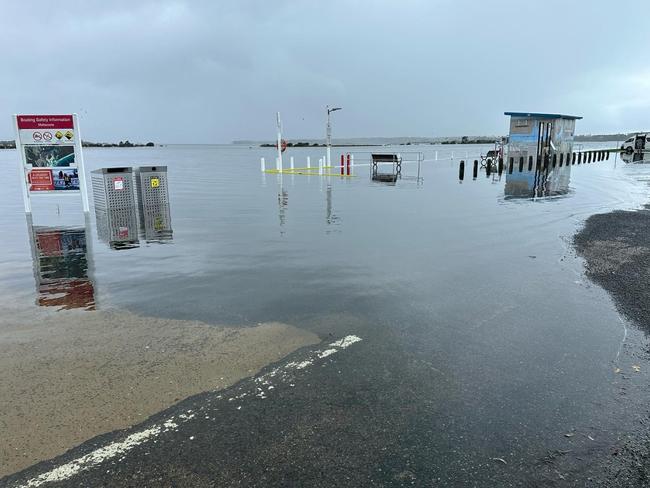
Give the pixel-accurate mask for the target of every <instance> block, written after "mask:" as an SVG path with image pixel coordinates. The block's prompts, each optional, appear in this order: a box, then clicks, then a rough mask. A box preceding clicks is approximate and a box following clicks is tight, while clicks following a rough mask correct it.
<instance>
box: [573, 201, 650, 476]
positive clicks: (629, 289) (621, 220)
mask: <svg viewBox="0 0 650 488" xmlns="http://www.w3.org/2000/svg"><path fill="white" fill-rule="evenodd" d="M574 245H575V248H576V250H577V252H578V254H579V255H580V256H582V257H583V258H584V259H585V266H586V275H587V277H588V278H589V279H590V280H591V281H593V282H595V283H597V284H598V285H600V286H601V287H602V288H604V289H605V290H606V291H607V292H608V293H609V294H610V295H611V296H612V298H613V300H614V302H615V304H616V306H617V308H618V310H619V311H620V313H621V314H622V315H623V316H625V317H626V318H627V319H628V320H630V321H631V322H632V323H634V324H635V325H636V326H637V327H639V328H640V329H641V330H642V331H643V332H644V333H645V334H646V335H647V334H648V333H650V206H646V207H645V208H643V209H640V210H637V211H614V212H610V213H606V214H599V215H593V216H591V217H590V218H589V219H587V221H586V223H585V226H584V228H583V229H582V230H581V231H580V232H578V233H577V234H576V235H575V237H574ZM644 354H646V355H647V351H645V352H644ZM641 388H642V389H643V390H644V391H645V392H646V393H647V385H645V386H641ZM644 396H645V395H644ZM637 415H638V416H639V424H638V428H637V429H636V430H635V431H634V432H630V433H628V435H626V436H625V437H624V438H622V439H621V441H620V443H619V445H618V446H616V447H614V448H613V449H612V450H611V455H610V456H609V458H608V459H607V460H605V461H604V463H603V464H602V465H601V467H600V471H601V472H602V473H603V480H602V481H599V484H598V486H621V487H623V486H625V487H647V486H649V485H650V429H648V425H650V415H648V412H647V408H645V407H643V406H642V407H641V410H640V411H639V412H638V413H637Z"/></svg>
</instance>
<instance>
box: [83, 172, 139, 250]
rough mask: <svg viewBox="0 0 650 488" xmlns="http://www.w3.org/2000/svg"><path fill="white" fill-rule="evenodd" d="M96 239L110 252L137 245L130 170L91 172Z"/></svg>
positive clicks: (134, 201) (134, 205)
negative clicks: (109, 249)
mask: <svg viewBox="0 0 650 488" xmlns="http://www.w3.org/2000/svg"><path fill="white" fill-rule="evenodd" d="M91 179H92V187H93V201H94V203H95V217H96V219H97V237H98V238H99V239H100V240H102V241H104V242H106V243H107V244H108V245H109V247H111V248H112V249H124V248H130V247H137V246H138V243H139V241H138V214H137V210H136V200H135V192H134V184H133V170H132V169H131V168H124V167H120V168H101V169H97V170H94V171H93V172H92V173H91Z"/></svg>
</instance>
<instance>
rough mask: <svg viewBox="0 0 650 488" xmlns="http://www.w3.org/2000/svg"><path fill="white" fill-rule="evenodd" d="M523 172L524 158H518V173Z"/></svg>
mask: <svg viewBox="0 0 650 488" xmlns="http://www.w3.org/2000/svg"><path fill="white" fill-rule="evenodd" d="M523 170H524V157H523V156H520V157H519V172H520V173H521V172H522V171H523Z"/></svg>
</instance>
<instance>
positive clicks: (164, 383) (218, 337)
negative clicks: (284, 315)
mask: <svg viewBox="0 0 650 488" xmlns="http://www.w3.org/2000/svg"><path fill="white" fill-rule="evenodd" d="M317 342H319V339H318V337H317V336H316V335H315V334H312V333H310V332H306V331H303V330H301V329H297V328H295V327H292V326H290V325H287V324H281V323H266V324H261V325H258V326H257V327H250V328H232V327H220V326H213V325H208V324H204V323H201V322H192V321H183V320H167V319H160V318H148V317H141V316H137V315H134V314H130V313H124V312H76V311H73V312H58V313H54V314H52V313H49V314H44V315H43V316H41V317H40V318H38V319H36V320H35V319H34V316H33V315H32V316H30V315H28V314H26V313H24V312H23V313H19V312H13V313H12V312H9V311H5V312H3V313H2V317H1V318H0V439H2V442H0V477H2V476H4V475H7V474H11V473H14V472H16V471H19V470H21V469H23V468H26V467H28V466H30V465H32V464H34V463H36V462H38V461H41V460H44V459H49V458H52V457H54V456H57V455H59V454H62V453H63V452H65V451H66V450H68V449H70V448H71V447H73V446H75V445H78V444H79V443H81V442H83V441H85V440H87V439H89V438H91V437H93V436H95V435H98V434H101V433H105V432H109V431H112V430H115V429H121V428H125V427H128V426H130V425H133V424H136V423H139V422H141V421H142V420H144V419H145V418H147V417H148V416H150V415H152V414H154V413H156V412H158V411H160V410H162V409H164V408H166V407H169V406H170V405H172V404H174V403H176V402H177V401H179V400H181V399H183V398H186V397H188V396H190V395H193V394H196V393H200V392H202V391H207V390H215V389H221V388H224V387H227V386H229V385H231V384H233V383H235V382H237V381H239V380H241V379H242V378H245V377H248V376H251V375H253V374H255V373H256V372H257V371H259V370H260V369H262V368H263V367H264V366H266V365H268V364H269V363H272V362H274V361H278V360H279V359H281V358H282V357H284V356H286V355H288V354H290V353H291V352H293V351H295V350H296V349H298V348H300V347H304V346H307V345H310V344H315V343H317Z"/></svg>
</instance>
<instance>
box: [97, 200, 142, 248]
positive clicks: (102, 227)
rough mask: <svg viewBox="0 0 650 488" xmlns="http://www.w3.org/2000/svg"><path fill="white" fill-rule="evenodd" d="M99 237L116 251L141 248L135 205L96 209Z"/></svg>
mask: <svg viewBox="0 0 650 488" xmlns="http://www.w3.org/2000/svg"><path fill="white" fill-rule="evenodd" d="M95 218H96V219H97V237H98V238H99V240H100V241H103V242H105V243H106V244H107V245H108V247H110V248H111V249H115V250H120V249H132V248H134V247H139V246H140V240H139V237H138V214H137V210H136V208H135V205H131V206H129V207H123V208H111V207H107V208H98V207H95Z"/></svg>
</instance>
